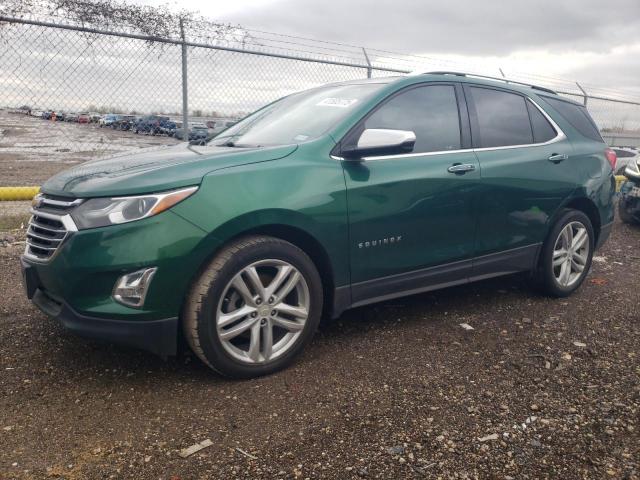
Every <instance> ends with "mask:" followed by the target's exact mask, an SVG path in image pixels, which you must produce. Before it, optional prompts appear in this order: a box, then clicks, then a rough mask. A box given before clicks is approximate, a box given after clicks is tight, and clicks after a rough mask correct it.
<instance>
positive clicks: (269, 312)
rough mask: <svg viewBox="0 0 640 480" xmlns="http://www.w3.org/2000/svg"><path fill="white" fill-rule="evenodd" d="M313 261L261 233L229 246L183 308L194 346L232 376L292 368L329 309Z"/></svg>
mask: <svg viewBox="0 0 640 480" xmlns="http://www.w3.org/2000/svg"><path fill="white" fill-rule="evenodd" d="M322 298H323V294H322V282H321V280H320V276H319V274H318V271H317V269H316V267H315V265H314V264H313V262H312V261H311V259H310V258H309V257H308V256H307V255H306V254H305V253H304V252H303V251H302V250H300V249H299V248H298V247H296V246H294V245H292V244H290V243H288V242H285V241H283V240H280V239H277V238H273V237H266V236H255V237H247V238H244V239H241V240H239V241H237V242H235V243H233V244H231V245H229V246H228V247H226V248H225V249H224V250H222V251H221V252H220V253H219V254H218V255H217V256H216V257H215V258H214V259H213V260H212V261H211V263H210V264H209V265H208V266H207V268H206V269H205V270H204V272H203V273H202V274H201V276H200V278H199V279H198V280H197V281H196V282H195V284H194V286H193V287H192V290H191V293H190V295H189V298H188V300H187V302H186V306H185V311H184V313H183V330H184V334H185V337H186V339H187V342H188V343H189V346H190V347H191V349H192V350H193V351H194V353H195V354H196V355H197V356H198V357H199V358H200V359H201V360H202V361H203V362H205V363H206V364H207V365H209V366H210V367H211V368H213V369H214V370H216V371H218V372H220V373H221V374H223V375H225V376H229V377H233V378H251V377H257V376H260V375H267V374H270V373H273V372H276V371H278V370H280V369H283V368H285V367H287V366H288V365H289V364H291V363H292V362H293V360H294V359H295V357H296V356H297V355H298V354H299V353H300V352H301V351H302V349H303V348H304V346H305V345H307V344H308V343H309V341H310V340H311V338H312V337H313V334H314V333H315V331H316V329H317V327H318V324H319V323H320V317H321V312H322Z"/></svg>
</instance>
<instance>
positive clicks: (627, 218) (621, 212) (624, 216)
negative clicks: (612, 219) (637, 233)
mask: <svg viewBox="0 0 640 480" xmlns="http://www.w3.org/2000/svg"><path fill="white" fill-rule="evenodd" d="M618 216H619V217H620V220H622V222H623V223H627V224H630V225H633V224H636V223H638V222H637V221H636V219H635V218H634V217H633V215H631V214H630V213H629V212H627V211H626V210H625V209H624V208H622V205H621V204H620V203H618Z"/></svg>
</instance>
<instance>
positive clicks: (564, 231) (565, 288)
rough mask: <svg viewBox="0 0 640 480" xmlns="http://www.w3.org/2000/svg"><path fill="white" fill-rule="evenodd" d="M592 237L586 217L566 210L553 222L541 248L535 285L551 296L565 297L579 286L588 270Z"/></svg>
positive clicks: (590, 226)
mask: <svg viewBox="0 0 640 480" xmlns="http://www.w3.org/2000/svg"><path fill="white" fill-rule="evenodd" d="M594 245H595V237H594V233H593V227H592V225H591V221H590V220H589V217H587V216H586V215H585V214H584V213H582V212H580V211H578V210H567V211H565V213H563V214H562V215H561V217H560V218H559V219H558V220H557V222H556V223H555V225H554V226H553V228H552V229H551V231H550V232H549V236H548V237H547V240H546V241H545V243H544V245H543V247H542V253H541V256H540V266H539V272H538V273H539V277H540V278H539V285H540V286H541V287H542V289H543V291H544V292H545V293H547V294H549V295H551V296H554V297H567V296H569V295H571V294H572V293H573V292H574V291H576V290H577V289H578V287H580V285H581V284H582V282H583V281H584V279H585V277H586V276H587V273H588V272H589V269H590V268H591V259H592V257H593V249H594Z"/></svg>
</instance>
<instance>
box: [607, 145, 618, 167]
mask: <svg viewBox="0 0 640 480" xmlns="http://www.w3.org/2000/svg"><path fill="white" fill-rule="evenodd" d="M604 156H605V157H607V160H608V161H609V164H610V165H611V170H613V171H614V172H615V171H616V163H617V161H618V156H617V155H616V152H614V151H613V150H611V149H610V148H607V149H606V150H605V151H604Z"/></svg>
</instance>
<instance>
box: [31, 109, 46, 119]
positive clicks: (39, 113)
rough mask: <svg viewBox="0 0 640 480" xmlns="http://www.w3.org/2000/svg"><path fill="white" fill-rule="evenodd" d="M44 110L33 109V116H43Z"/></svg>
mask: <svg viewBox="0 0 640 480" xmlns="http://www.w3.org/2000/svg"><path fill="white" fill-rule="evenodd" d="M43 114H44V112H43V111H42V110H31V116H32V117H36V118H42V115H43Z"/></svg>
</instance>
